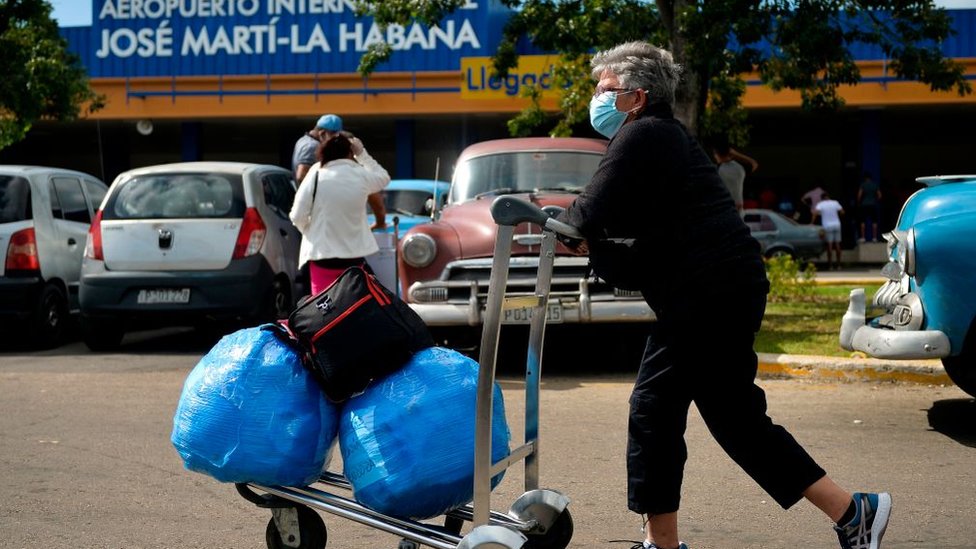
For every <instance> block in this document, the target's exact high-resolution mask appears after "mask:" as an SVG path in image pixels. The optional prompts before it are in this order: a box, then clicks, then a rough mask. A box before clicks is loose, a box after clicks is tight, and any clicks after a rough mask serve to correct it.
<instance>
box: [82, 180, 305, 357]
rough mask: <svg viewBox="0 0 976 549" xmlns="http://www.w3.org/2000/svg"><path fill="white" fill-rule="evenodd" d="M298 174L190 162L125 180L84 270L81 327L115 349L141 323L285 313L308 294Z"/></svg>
mask: <svg viewBox="0 0 976 549" xmlns="http://www.w3.org/2000/svg"><path fill="white" fill-rule="evenodd" d="M294 198H295V182H294V180H293V179H292V175H291V172H290V171H288V170H286V169H283V168H280V167H277V166H270V165H261V164H249V163H237V162H188V163H179V164H165V165H159V166H150V167H145V168H139V169H135V170H130V171H128V172H125V173H122V174H121V175H119V176H118V178H116V180H115V181H114V182H113V183H112V186H111V187H110V189H109V193H108V195H107V196H106V197H105V200H104V202H103V203H102V205H101V209H100V210H99V212H98V214H97V215H96V216H95V220H94V222H93V223H92V226H91V230H90V232H89V236H88V244H87V247H86V250H85V260H84V263H83V265H82V274H81V292H80V298H81V299H80V301H81V313H82V315H81V333H82V338H83V339H84V341H85V343H86V344H87V345H88V346H89V347H90V348H91V349H92V350H109V349H112V348H114V347H116V346H118V344H119V343H120V342H121V339H122V337H123V335H124V334H125V332H126V331H127V330H130V329H132V328H133V327H143V326H147V325H148V326H158V325H183V324H196V323H198V322H200V321H205V320H230V321H234V322H237V321H245V322H250V323H254V324H256V323H259V322H263V321H268V320H273V319H276V318H284V317H286V316H287V314H288V313H289V312H290V311H291V310H292V308H293V307H294V302H295V297H296V296H298V295H301V286H300V285H298V283H297V280H298V278H299V277H298V249H299V245H300V243H301V234H300V233H299V232H298V230H297V229H296V228H295V227H294V226H293V225H292V224H291V221H290V220H289V219H288V212H289V211H290V210H291V205H292V202H293V201H294Z"/></svg>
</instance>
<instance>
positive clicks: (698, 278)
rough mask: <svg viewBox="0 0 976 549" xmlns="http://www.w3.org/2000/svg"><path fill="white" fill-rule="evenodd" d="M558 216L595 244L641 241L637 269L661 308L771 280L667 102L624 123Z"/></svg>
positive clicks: (736, 215) (728, 201)
mask: <svg viewBox="0 0 976 549" xmlns="http://www.w3.org/2000/svg"><path fill="white" fill-rule="evenodd" d="M561 218H562V219H563V220H565V221H567V222H568V223H570V224H572V225H575V226H576V227H578V228H579V229H580V231H581V232H582V233H583V235H584V236H585V237H586V238H587V240H589V241H591V242H592V241H594V240H595V239H601V238H635V239H637V241H638V242H641V244H642V245H641V246H640V249H641V250H642V252H643V253H642V254H641V256H642V259H641V260H638V261H634V262H633V263H634V264H633V268H634V269H640V270H642V271H643V272H644V273H646V284H643V283H642V284H641V287H642V290H643V292H644V295H645V297H646V298H647V300H648V302H649V303H650V305H651V306H652V307H654V308H655V310H656V311H657V310H658V309H659V308H660V309H667V308H670V306H672V305H674V304H676V303H681V301H682V300H683V299H684V298H685V297H687V296H686V295H685V294H686V293H687V292H689V291H691V292H695V293H696V294H697V295H698V296H699V297H702V294H707V295H711V296H720V295H721V294H722V293H723V292H728V291H736V290H737V289H739V288H742V287H746V286H747V287H751V288H756V287H761V286H762V285H763V284H765V283H766V274H765V269H764V267H763V263H762V259H761V256H760V247H759V243H758V242H757V241H756V240H755V239H754V238H752V236H751V235H750V234H749V228H748V227H746V225H745V223H744V222H743V221H742V218H741V216H740V214H739V212H738V210H736V208H735V203H734V202H733V201H732V197H731V195H729V192H728V189H727V188H726V187H725V185H724V184H723V183H722V180H721V179H720V178H719V175H718V172H717V171H716V168H715V165H714V164H713V163H712V162H711V160H710V159H709V158H708V156H707V154H706V153H705V151H704V150H702V148H701V146H700V145H699V144H698V142H697V140H696V139H695V138H694V137H692V136H691V134H689V133H688V131H687V130H686V129H685V127H684V126H683V125H682V124H681V123H680V122H679V121H678V120H676V119H675V118H674V116H673V114H672V113H671V109H670V107H669V106H667V105H652V106H651V107H649V108H648V109H646V110H645V112H644V113H642V116H641V117H640V118H638V119H637V120H634V121H632V122H630V123H628V124H625V125H624V126H623V127H622V128H621V129H620V131H619V132H618V133H617V135H615V136H614V138H613V139H612V140H611V141H610V144H609V147H608V149H607V153H606V156H605V157H604V158H603V161H602V162H601V163H600V166H599V168H598V169H597V171H596V173H595V174H594V176H593V179H592V180H591V181H590V183H589V184H587V185H586V187H585V188H584V189H583V191H582V193H581V194H580V196H579V197H577V199H576V201H575V202H573V204H572V205H571V206H570V207H569V208H568V209H567V210H566V212H564V213H563V215H562V216H561ZM642 276H643V275H642Z"/></svg>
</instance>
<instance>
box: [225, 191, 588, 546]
mask: <svg viewBox="0 0 976 549" xmlns="http://www.w3.org/2000/svg"><path fill="white" fill-rule="evenodd" d="M557 211H558V208H557V209H549V208H546V209H542V208H539V207H537V206H536V205H534V204H531V203H528V202H525V201H523V200H520V199H517V198H514V197H510V196H501V197H499V198H497V199H495V201H494V202H493V203H492V205H491V214H492V217H493V218H494V220H495V223H497V224H498V233H497V236H496V239H495V254H494V258H493V261H492V268H491V278H490V281H489V285H488V300H487V305H486V309H485V312H484V317H483V330H482V336H481V351H480V356H479V364H480V369H479V373H478V388H477V403H476V408H475V414H476V418H475V454H474V460H475V462H474V499H473V501H472V504H470V505H466V506H464V507H462V508H460V509H457V510H455V511H451V512H449V513H447V514H446V515H445V522H444V526H443V527H440V526H437V525H432V524H427V523H421V522H417V521H413V520H407V519H400V518H396V517H391V516H388V515H384V514H382V513H378V512H376V511H373V510H371V509H368V508H366V507H365V506H363V505H360V504H359V503H356V502H355V501H354V500H353V499H351V497H343V496H339V495H336V494H333V493H331V492H329V491H326V490H323V489H321V488H317V487H312V486H307V487H285V486H265V485H260V484H253V483H252V484H238V485H237V489H238V492H240V494H241V495H242V496H243V497H244V498H246V499H248V500H249V501H251V502H253V503H255V504H256V505H258V506H259V507H265V508H269V509H271V510H272V518H271V521H270V522H269V523H268V529H267V543H268V547H270V548H272V549H277V548H283V547H291V548H301V549H321V548H324V547H325V545H326V539H327V534H326V529H325V525H324V523H323V522H322V520H321V517H319V515H318V514H317V513H315V512H314V511H311V509H314V510H317V511H325V512H327V513H331V514H334V515H338V516H340V517H344V518H347V519H350V520H353V521H355V522H359V523H361V524H364V525H366V526H369V527H372V528H376V529H378V530H382V531H385V532H388V533H390V534H393V535H396V536H400V537H401V538H402V540H401V542H400V549H415V548H416V547H418V546H419V545H427V546H430V547H434V548H436V549H518V548H520V547H532V548H533V549H537V548H547V549H548V548H551V549H563V548H565V547H566V546H567V545H568V544H569V541H570V539H571V538H572V534H573V522H572V517H571V516H570V514H569V510H568V509H567V505H568V504H569V498H567V497H566V496H565V495H563V494H561V493H559V492H557V491H555V490H548V489H540V488H539V454H540V441H539V396H540V383H541V365H542V347H543V341H544V338H545V328H546V309H547V305H548V301H549V287H550V284H551V281H552V270H553V261H554V259H555V247H556V235H557V234H560V235H564V236H568V237H571V238H581V236H580V234H579V232H578V231H577V230H576V229H575V228H574V227H572V226H570V225H567V224H565V223H562V222H559V221H556V220H555V219H554V218H553V217H552V216H551V215H550V214H553V215H554V214H555V213H556V212H557ZM522 223H534V224H536V225H539V226H540V227H541V228H542V244H541V249H540V253H539V269H538V277H537V281H536V286H535V292H534V294H533V295H529V296H518V297H506V296H505V288H506V286H507V283H508V270H509V263H510V259H511V253H512V240H513V237H514V234H515V228H516V226H518V225H519V224H522ZM524 307H531V309H532V317H531V321H530V325H529V338H528V354H527V357H526V369H525V418H524V429H525V437H524V442H523V444H522V445H521V446H518V447H517V448H515V449H513V450H512V451H511V453H510V454H509V455H508V456H507V457H506V458H504V459H502V460H500V461H498V462H496V463H492V462H491V437H492V432H491V431H492V421H491V419H492V404H493V402H492V400H493V399H492V395H493V390H494V384H495V365H496V360H497V356H498V340H499V337H500V335H501V318H502V316H501V315H502V311H503V310H505V309H514V308H524ZM520 461H524V462H525V464H524V467H525V475H524V477H525V478H524V480H525V487H524V488H525V493H524V494H522V495H521V496H520V497H518V498H517V499H516V500H515V502H514V503H512V505H511V507H510V508H509V510H508V512H507V513H500V512H496V511H492V510H491V479H492V477H494V476H496V475H497V474H499V473H501V472H502V471H505V470H506V469H508V468H509V467H511V466H512V465H515V464H516V463H518V462H520ZM316 484H321V485H325V486H326V487H334V488H339V489H342V490H346V491H351V489H352V486H351V485H350V484H349V482H348V481H346V479H345V478H343V477H342V476H341V475H337V474H334V473H329V472H326V473H324V474H323V475H322V476H321V478H320V479H319V481H318V483H316ZM255 490H257V491H259V492H263V493H258V492H255ZM466 521H468V522H472V524H473V528H472V529H471V530H470V531H469V532H468V533H467V534H466V535H464V536H462V535H461V529H462V527H463V524H464V522H466Z"/></svg>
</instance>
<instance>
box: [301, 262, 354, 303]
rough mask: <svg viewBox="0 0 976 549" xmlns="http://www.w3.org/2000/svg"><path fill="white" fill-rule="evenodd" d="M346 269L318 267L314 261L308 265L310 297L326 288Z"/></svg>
mask: <svg viewBox="0 0 976 549" xmlns="http://www.w3.org/2000/svg"><path fill="white" fill-rule="evenodd" d="M347 268H348V267H341V268H331V267H320V266H318V265H316V264H315V262H314V261H310V262H309V263H308V275H309V278H310V279H311V283H312V295H316V294H318V293H319V292H321V291H322V290H324V289H326V288H328V287H329V286H331V285H332V283H333V282H335V281H336V279H337V278H339V275H341V274H342V273H343V272H345V270H346V269H347Z"/></svg>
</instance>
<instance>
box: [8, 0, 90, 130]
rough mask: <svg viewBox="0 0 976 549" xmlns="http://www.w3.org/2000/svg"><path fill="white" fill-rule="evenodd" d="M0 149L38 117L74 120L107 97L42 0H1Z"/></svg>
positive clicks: (48, 5)
mask: <svg viewBox="0 0 976 549" xmlns="http://www.w3.org/2000/svg"><path fill="white" fill-rule="evenodd" d="M0 52H2V53H0V74H2V75H3V78H2V79H0V149H2V148H4V147H7V146H9V145H11V144H12V143H16V142H17V141H20V140H21V139H23V138H24V137H25V136H26V135H27V132H28V131H30V129H31V126H32V125H33V124H34V123H35V122H37V121H38V120H40V119H52V120H75V119H77V118H78V116H79V115H80V113H81V110H82V108H85V109H87V110H88V111H89V112H90V111H93V110H95V109H98V108H100V107H101V106H102V105H103V103H104V98H102V97H101V96H99V95H97V94H96V93H95V92H94V91H93V90H92V89H91V87H90V86H89V84H88V77H87V75H86V73H85V70H84V69H83V68H82V67H81V64H80V60H79V59H78V57H77V56H76V55H74V54H72V53H70V52H68V50H67V42H66V41H65V40H64V39H63V38H62V37H61V35H60V34H58V25H57V23H56V22H55V21H54V20H53V19H52V18H51V5H50V4H49V3H48V2H46V1H43V0H0Z"/></svg>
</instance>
